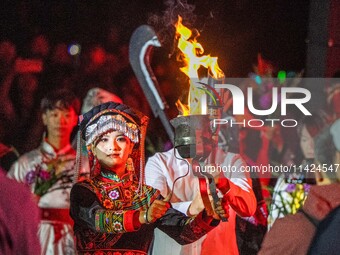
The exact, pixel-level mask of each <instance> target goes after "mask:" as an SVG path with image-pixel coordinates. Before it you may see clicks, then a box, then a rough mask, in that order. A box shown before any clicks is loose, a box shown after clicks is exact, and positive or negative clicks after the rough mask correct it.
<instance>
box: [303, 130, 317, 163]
mask: <svg viewBox="0 0 340 255" xmlns="http://www.w3.org/2000/svg"><path fill="white" fill-rule="evenodd" d="M300 147H301V150H302V153H303V156H304V157H305V158H306V159H312V158H314V139H313V137H312V136H311V135H310V134H309V132H308V130H307V128H306V126H303V128H302V131H301V138H300Z"/></svg>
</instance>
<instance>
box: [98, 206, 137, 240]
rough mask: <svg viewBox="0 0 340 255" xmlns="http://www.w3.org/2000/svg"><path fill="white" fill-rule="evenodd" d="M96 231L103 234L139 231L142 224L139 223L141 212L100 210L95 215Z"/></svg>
mask: <svg viewBox="0 0 340 255" xmlns="http://www.w3.org/2000/svg"><path fill="white" fill-rule="evenodd" d="M95 225H96V231H98V232H102V233H110V234H113V233H116V234H118V233H125V232H132V231H137V230H138V229H139V228H140V226H141V224H140V222H139V211H135V210H129V211H123V210H120V211H112V210H105V209H98V210H96V213H95Z"/></svg>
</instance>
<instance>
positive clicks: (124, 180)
mask: <svg viewBox="0 0 340 255" xmlns="http://www.w3.org/2000/svg"><path fill="white" fill-rule="evenodd" d="M100 175H101V177H103V178H106V179H109V180H111V181H115V182H121V183H122V184H126V183H127V182H129V181H130V178H129V174H124V175H123V176H122V178H119V176H118V175H117V174H116V173H114V172H111V171H109V170H105V169H101V172H100Z"/></svg>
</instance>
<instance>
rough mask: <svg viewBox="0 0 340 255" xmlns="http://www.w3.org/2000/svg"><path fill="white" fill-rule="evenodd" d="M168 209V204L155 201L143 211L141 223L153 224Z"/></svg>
mask: <svg viewBox="0 0 340 255" xmlns="http://www.w3.org/2000/svg"><path fill="white" fill-rule="evenodd" d="M169 208H170V203H169V202H166V201H163V200H155V201H154V202H153V203H152V204H151V206H150V207H149V208H148V209H147V210H146V211H145V214H146V216H145V217H144V221H145V222H143V223H146V224H147V223H153V222H155V221H156V220H158V219H159V218H161V217H162V216H163V215H164V214H165V213H166V211H167V210H168V209H169Z"/></svg>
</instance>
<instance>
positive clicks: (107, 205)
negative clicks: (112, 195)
mask: <svg viewBox="0 0 340 255" xmlns="http://www.w3.org/2000/svg"><path fill="white" fill-rule="evenodd" d="M103 205H104V207H105V208H107V209H113V203H112V201H111V200H109V199H105V200H104V202H103Z"/></svg>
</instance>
